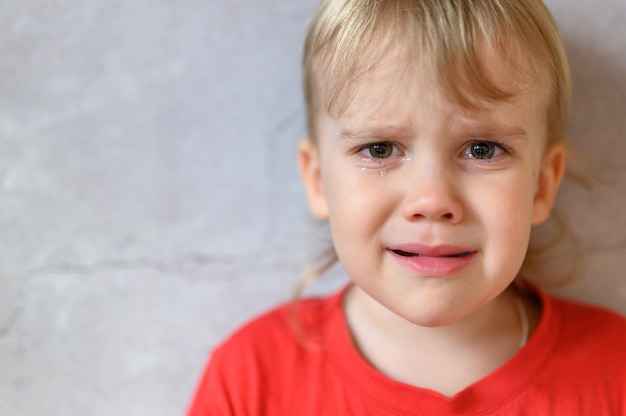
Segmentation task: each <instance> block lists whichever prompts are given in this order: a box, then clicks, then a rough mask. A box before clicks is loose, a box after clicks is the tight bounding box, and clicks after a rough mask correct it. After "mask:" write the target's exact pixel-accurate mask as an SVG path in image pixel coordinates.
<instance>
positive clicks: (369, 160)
mask: <svg viewBox="0 0 626 416" xmlns="http://www.w3.org/2000/svg"><path fill="white" fill-rule="evenodd" d="M380 145H387V146H391V147H392V149H391V152H392V153H391V154H390V155H389V156H388V157H380V158H378V157H375V156H374V155H372V152H371V150H372V148H373V147H374V146H380ZM365 153H369V155H366V154H365ZM398 153H399V154H398ZM354 154H355V155H356V156H357V157H359V159H360V160H361V161H362V162H363V163H364V164H367V165H370V166H363V169H368V168H370V169H380V168H381V167H383V168H385V169H389V168H391V167H393V166H395V164H396V163H399V162H401V161H404V160H407V159H406V157H405V156H406V155H405V152H404V151H403V150H402V149H401V148H400V146H399V145H397V144H395V143H393V142H388V141H381V142H373V143H368V144H365V145H363V146H359V147H358V148H356V150H355V151H354Z"/></svg>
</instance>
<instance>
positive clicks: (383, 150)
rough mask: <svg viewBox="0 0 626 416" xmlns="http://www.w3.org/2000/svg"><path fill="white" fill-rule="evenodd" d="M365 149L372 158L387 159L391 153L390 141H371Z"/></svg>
mask: <svg viewBox="0 0 626 416" xmlns="http://www.w3.org/2000/svg"><path fill="white" fill-rule="evenodd" d="M367 151H368V152H369V154H370V156H372V157H373V158H374V159H387V158H389V157H391V155H392V154H393V145H392V144H391V143H385V142H383V143H373V144H370V145H369V146H368V147H367Z"/></svg>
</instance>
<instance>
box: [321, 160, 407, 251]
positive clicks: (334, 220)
mask: <svg viewBox="0 0 626 416" xmlns="http://www.w3.org/2000/svg"><path fill="white" fill-rule="evenodd" d="M328 185H330V186H327V187H326V193H327V195H328V205H329V212H330V218H329V222H330V227H331V231H332V233H333V239H334V241H335V245H336V246H341V245H342V243H346V244H348V245H352V246H356V245H362V244H368V243H377V241H378V239H377V238H376V237H377V235H378V233H379V232H380V230H381V229H382V228H383V225H384V223H385V222H386V221H387V219H388V218H389V217H390V216H391V215H392V213H393V212H394V209H396V207H397V206H398V205H399V201H398V198H397V197H396V196H395V193H394V191H393V189H392V186H391V184H390V183H388V178H386V177H384V176H383V177H381V176H378V175H377V174H374V173H373V172H361V171H360V170H358V169H356V168H355V169H354V171H343V172H341V173H340V174H338V175H335V176H334V177H333V178H332V182H331V181H328ZM347 240H348V241H347ZM337 248H338V250H339V247H337Z"/></svg>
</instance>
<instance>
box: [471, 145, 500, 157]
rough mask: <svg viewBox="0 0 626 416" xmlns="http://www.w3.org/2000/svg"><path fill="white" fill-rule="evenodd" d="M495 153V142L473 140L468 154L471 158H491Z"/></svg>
mask: <svg viewBox="0 0 626 416" xmlns="http://www.w3.org/2000/svg"><path fill="white" fill-rule="evenodd" d="M495 153H496V145H495V144H493V143H491V142H475V143H472V144H471V145H470V148H469V155H468V156H469V157H471V158H473V159H491V158H492V157H493V155H494V154H495Z"/></svg>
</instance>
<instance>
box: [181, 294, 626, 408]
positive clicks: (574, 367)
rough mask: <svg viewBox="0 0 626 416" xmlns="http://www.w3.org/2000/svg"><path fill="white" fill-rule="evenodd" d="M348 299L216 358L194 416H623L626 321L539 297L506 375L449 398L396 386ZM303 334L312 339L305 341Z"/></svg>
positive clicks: (280, 323)
mask: <svg viewBox="0 0 626 416" xmlns="http://www.w3.org/2000/svg"><path fill="white" fill-rule="evenodd" d="M344 293H345V291H342V292H341V293H338V294H336V295H333V296H331V297H328V298H324V299H314V300H306V301H303V302H301V303H300V306H299V314H300V316H301V324H302V325H303V327H302V328H300V329H302V330H303V331H298V330H296V329H295V327H294V325H293V322H294V320H293V319H292V317H293V316H294V314H293V310H292V309H291V308H290V307H289V306H288V305H285V306H282V307H280V308H277V309H275V310H273V311H271V312H269V313H267V314H265V315H263V316H261V317H260V318H257V319H256V320H254V321H252V322H251V323H249V324H247V325H246V326H244V327H243V328H242V329H240V330H239V331H238V332H236V333H235V334H234V335H232V336H231V337H230V338H229V339H228V340H226V341H225V342H224V343H223V344H222V345H221V346H219V347H218V348H217V349H216V350H215V351H214V353H213V355H212V358H211V361H210V362H209V365H208V367H207V369H206V371H205V373H204V376H203V378H202V380H201V382H200V385H199V386H198V390H197V392H196V396H195V399H194V401H193V403H192V405H191V407H190V409H189V412H188V416H205V415H211V416H223V415H237V416H243V415H250V416H252V415H254V416H259V415H267V416H280V415H293V416H306V415H316V416H317V415H359V416H366V415H376V416H382V415H396V416H397V415H532V416H542V415H559V416H560V415H593V416H601V415H607V416H608V415H611V416H616V415H622V416H624V415H626V319H624V318H623V317H620V316H618V315H617V314H614V313H612V312H609V311H606V310H602V309H599V308H594V307H590V306H584V305H580V304H577V303H574V302H570V301H565V300H558V299H556V298H553V297H550V296H548V295H546V294H545V293H543V292H541V291H538V297H539V299H540V301H541V303H542V317H541V321H540V323H539V325H538V327H537V328H536V330H535V332H534V333H533V335H532V337H531V338H530V339H529V341H528V342H527V344H526V345H525V346H524V347H523V348H521V349H520V350H519V351H518V353H517V354H516V355H515V356H514V357H513V358H511V359H510V360H509V361H508V362H507V363H505V364H504V365H503V366H502V367H500V368H499V369H497V370H496V371H494V372H493V373H491V374H490V375H488V376H487V377H485V378H483V379H481V380H479V381H478V382H476V383H474V384H472V385H470V386H468V387H467V388H466V389H464V390H463V391H461V392H459V393H458V394H456V395H455V396H453V397H445V396H443V395H441V394H439V393H436V392H434V391H432V390H428V389H422V388H416V387H412V386H409V385H406V384H402V383H399V382H396V381H394V380H391V379H389V378H387V377H386V376H384V375H383V374H381V373H379V372H377V371H376V370H375V369H374V368H372V367H371V366H370V365H369V364H368V363H367V362H366V361H365V360H364V359H363V357H362V356H361V355H360V354H359V352H358V351H357V350H356V349H355V347H354V346H353V344H352V341H351V339H350V333H349V330H348V327H347V324H346V320H345V317H344V314H343V310H342V307H341V303H342V298H343V294H344ZM298 334H306V337H305V336H299V335H298Z"/></svg>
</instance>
